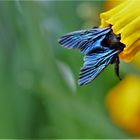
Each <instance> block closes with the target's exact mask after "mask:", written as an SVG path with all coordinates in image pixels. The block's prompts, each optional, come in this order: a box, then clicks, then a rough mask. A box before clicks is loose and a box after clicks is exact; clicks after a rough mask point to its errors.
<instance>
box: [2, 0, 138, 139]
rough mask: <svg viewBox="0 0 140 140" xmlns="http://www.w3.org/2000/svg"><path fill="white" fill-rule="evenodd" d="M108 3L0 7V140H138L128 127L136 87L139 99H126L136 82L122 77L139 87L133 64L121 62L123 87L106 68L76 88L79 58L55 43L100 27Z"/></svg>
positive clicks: (23, 3) (6, 4)
mask: <svg viewBox="0 0 140 140" xmlns="http://www.w3.org/2000/svg"><path fill="white" fill-rule="evenodd" d="M111 3H112V4H114V3H113V1H112V2H111V1H109V2H107V1H18V0H16V1H0V87H1V88H0V138H50V139H51V138H59V139H61V138H63V139H66V138H132V137H136V138H138V136H139V134H140V130H139V129H140V128H139V126H140V125H138V126H137V128H138V129H133V128H135V127H133V124H134V122H135V123H136V124H138V123H139V124H140V119H139V118H140V105H139V104H140V103H139V101H140V95H139V94H140V89H139V84H138V85H137V86H136V87H135V89H137V90H136V91H135V92H136V93H137V94H136V95H137V96H136V97H135V96H130V98H129V97H127V95H128V94H127V92H128V91H130V90H129V87H131V85H132V87H131V88H132V90H131V93H130V95H132V94H133V95H135V93H133V92H134V91H133V84H134V82H133V80H129V77H128V78H127V79H126V78H125V77H127V76H126V75H127V74H128V75H129V74H131V76H130V77H131V78H130V79H133V75H135V77H136V80H137V82H136V83H139V82H140V78H138V75H139V64H138V62H137V61H135V63H129V64H125V63H124V62H121V65H120V73H121V77H123V79H124V80H122V81H121V82H120V81H119V80H118V79H117V78H116V76H115V74H114V67H113V66H112V65H111V66H109V67H108V68H107V69H106V70H105V71H104V72H103V73H102V74H101V75H100V76H99V77H98V78H97V79H96V80H94V81H93V82H92V83H91V84H89V85H87V86H83V87H80V86H78V84H77V79H78V74H79V70H80V67H81V66H82V63H83V55H82V54H80V53H79V52H78V51H77V50H67V49H64V48H62V47H61V46H60V45H59V44H58V41H57V40H58V38H59V37H60V36H62V35H63V34H65V33H67V32H71V31H75V30H80V29H87V28H92V27H93V26H99V25H100V19H99V14H100V13H101V12H103V11H105V10H107V8H110V7H111V5H110V4H111ZM136 60H137V59H136ZM137 64H138V65H137ZM136 80H135V78H134V81H136ZM125 81H127V83H129V84H127V83H126V84H125ZM122 82H123V86H119V87H118V86H117V85H118V84H121V83H122ZM131 82H132V83H131ZM128 85H129V86H128ZM113 88H115V91H114V90H113ZM116 88H117V89H116ZM126 89H128V90H127V91H126ZM122 91H123V92H122ZM118 93H119V94H118ZM123 93H125V96H123V98H122V95H123ZM113 95H114V96H113ZM132 98H135V99H136V100H134V102H133V103H131V99H132ZM115 99H117V100H115ZM121 99H124V100H121ZM120 100H121V101H120ZM136 101H137V104H136ZM113 103H115V104H113ZM131 105H132V106H131ZM123 106H125V108H123ZM130 106H131V107H130ZM113 107H114V108H113ZM117 107H119V108H117ZM136 107H137V110H136ZM116 108H117V109H116ZM130 108H131V110H129V109H130ZM133 110H136V112H137V114H136V113H134V114H133V115H132V112H133ZM114 112H115V113H114ZM130 114H131V115H132V116H131V115H130ZM129 115H130V117H129V118H127V117H126V118H123V117H124V116H129ZM114 117H115V119H114ZM135 117H136V118H137V119H136V118H135ZM118 118H119V119H118ZM118 120H120V121H118ZM126 120H127V121H126ZM133 121H134V122H133ZM124 122H125V123H124ZM129 124H132V125H129ZM137 130H138V131H137ZM135 132H136V133H135Z"/></svg>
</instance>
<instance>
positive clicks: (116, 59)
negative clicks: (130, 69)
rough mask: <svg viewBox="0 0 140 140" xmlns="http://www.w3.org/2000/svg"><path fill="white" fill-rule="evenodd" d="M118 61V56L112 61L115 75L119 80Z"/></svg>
mask: <svg viewBox="0 0 140 140" xmlns="http://www.w3.org/2000/svg"><path fill="white" fill-rule="evenodd" d="M119 63H120V60H119V57H118V56H117V57H116V58H115V61H114V70H115V73H116V75H117V77H118V78H119V79H120V80H121V77H120V74H119Z"/></svg>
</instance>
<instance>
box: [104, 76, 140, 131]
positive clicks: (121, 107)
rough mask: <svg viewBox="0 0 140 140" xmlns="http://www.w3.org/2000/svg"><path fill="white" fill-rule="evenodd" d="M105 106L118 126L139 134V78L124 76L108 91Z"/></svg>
mask: <svg viewBox="0 0 140 140" xmlns="http://www.w3.org/2000/svg"><path fill="white" fill-rule="evenodd" d="M106 105H107V108H108V110H109V114H110V116H111V118H112V120H113V121H114V122H115V123H116V124H117V125H118V126H120V127H122V128H124V129H125V130H127V131H128V132H131V133H133V134H140V77H138V76H134V75H129V76H126V77H125V78H124V79H123V81H121V82H120V83H119V84H118V85H117V86H116V87H114V88H113V89H112V90H110V92H109V94H108V95H107V98H106Z"/></svg>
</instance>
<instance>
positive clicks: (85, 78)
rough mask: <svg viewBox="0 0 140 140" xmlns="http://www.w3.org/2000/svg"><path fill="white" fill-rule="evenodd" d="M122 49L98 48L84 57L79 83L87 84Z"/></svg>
mask: <svg viewBox="0 0 140 140" xmlns="http://www.w3.org/2000/svg"><path fill="white" fill-rule="evenodd" d="M119 52H120V50H115V49H109V48H107V47H105V48H104V50H97V51H96V52H93V53H91V54H88V55H86V56H85V57H84V64H83V67H82V68H81V71H80V75H79V81H78V83H79V85H86V84H88V83H90V82H91V81H92V80H94V79H95V78H96V77H97V76H98V75H99V74H100V73H101V72H102V71H103V70H104V69H105V68H106V67H107V66H108V65H109V64H110V63H112V61H113V59H114V58H115V57H116V56H117V55H118V53H119Z"/></svg>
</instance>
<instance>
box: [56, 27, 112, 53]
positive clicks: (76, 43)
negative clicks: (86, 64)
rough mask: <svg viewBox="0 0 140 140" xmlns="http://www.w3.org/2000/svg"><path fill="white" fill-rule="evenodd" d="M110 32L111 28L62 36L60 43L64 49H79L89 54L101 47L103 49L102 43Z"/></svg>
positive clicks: (93, 29) (94, 29)
mask: <svg viewBox="0 0 140 140" xmlns="http://www.w3.org/2000/svg"><path fill="white" fill-rule="evenodd" d="M110 31H111V28H110V27H105V28H92V29H89V30H81V31H75V32H72V33H69V34H66V35H64V36H62V37H61V38H60V39H59V40H58V41H59V43H60V44H61V45H62V46H63V47H64V48H68V49H72V48H78V49H80V51H81V52H82V53H85V54H87V53H89V52H90V51H93V50H94V49H96V48H98V47H99V46H100V47H102V45H101V42H102V40H103V39H104V38H105V37H106V34H107V33H109V32H110Z"/></svg>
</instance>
